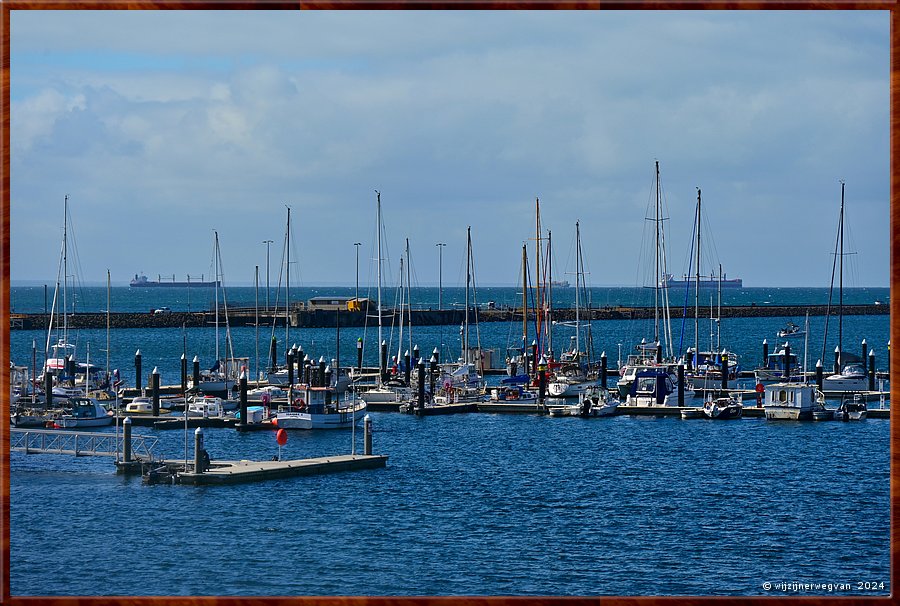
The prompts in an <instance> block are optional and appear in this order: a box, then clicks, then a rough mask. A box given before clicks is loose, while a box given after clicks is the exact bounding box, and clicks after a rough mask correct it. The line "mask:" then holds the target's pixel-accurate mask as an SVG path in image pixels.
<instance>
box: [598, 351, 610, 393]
mask: <svg viewBox="0 0 900 606" xmlns="http://www.w3.org/2000/svg"><path fill="white" fill-rule="evenodd" d="M608 372H609V371H608V370H607V367H606V352H605V351H604V352H603V353H602V354H600V387H602V388H603V389H606V376H607V374H608Z"/></svg>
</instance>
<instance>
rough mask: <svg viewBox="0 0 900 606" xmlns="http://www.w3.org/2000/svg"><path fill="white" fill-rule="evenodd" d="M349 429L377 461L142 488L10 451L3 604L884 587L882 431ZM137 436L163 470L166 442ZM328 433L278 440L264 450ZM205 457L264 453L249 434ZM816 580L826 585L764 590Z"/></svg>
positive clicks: (488, 418)
mask: <svg viewBox="0 0 900 606" xmlns="http://www.w3.org/2000/svg"><path fill="white" fill-rule="evenodd" d="M370 414H371V416H372V418H373V422H374V427H375V433H374V450H375V452H376V453H379V454H387V455H389V457H390V458H389V460H388V464H387V467H386V468H384V469H375V470H367V471H359V472H345V473H340V474H333V475H326V476H318V477H304V478H293V479H285V480H278V481H272V482H266V483H260V484H245V485H236V486H227V487H201V488H198V487H189V486H168V485H163V486H159V485H157V486H144V485H142V484H141V482H140V480H139V479H138V478H131V477H122V476H117V475H115V473H114V471H113V468H112V464H111V462H110V461H109V460H107V459H101V458H95V459H90V458H78V459H76V458H74V457H62V456H52V455H29V456H26V455H24V454H21V453H13V454H12V456H11V467H12V474H11V475H12V481H11V483H12V494H11V519H12V524H11V526H12V536H11V548H10V554H11V567H10V574H11V590H12V593H13V595H33V594H34V595H84V594H86V595H210V594H211V595H838V594H845V595H875V594H878V595H885V594H887V593H889V592H890V584H889V564H888V561H889V548H890V541H889V490H888V485H889V480H890V473H889V463H888V451H889V445H888V433H889V432H888V429H889V424H888V421H886V420H875V419H869V420H866V421H864V422H862V423H838V422H831V423H773V422H766V421H765V420H763V419H745V420H741V421H734V422H710V421H702V420H697V421H681V420H680V419H668V418H666V419H662V418H660V419H653V418H640V417H634V418H630V417H612V418H603V419H579V418H564V419H557V418H550V417H539V416H535V415H494V414H467V415H456V416H448V417H427V418H417V417H413V416H408V415H401V414H396V413H370ZM110 431H111V430H110ZM140 433H155V434H156V435H158V437H159V439H160V443H159V445H158V446H157V450H158V451H160V452H165V453H168V454H170V455H172V456H176V457H177V456H182V454H181V453H182V452H183V440H184V435H183V432H179V431H169V432H164V431H156V432H154V430H150V429H146V428H140ZM350 439H351V434H350V432H331V433H327V432H326V433H316V434H313V433H311V432H299V431H298V432H291V434H290V437H289V440H288V442H287V445H286V446H285V447H284V451H283V456H284V457H285V458H302V457H307V456H316V455H324V454H335V453H347V452H349V451H350ZM357 439H358V440H360V439H361V436H359V433H357ZM206 442H207V448H208V449H209V450H210V452H211V455H212V457H213V458H214V459H215V458H269V457H270V456H271V455H272V454H274V453H276V452H277V445H276V443H275V440H274V436H273V435H271V434H269V433H249V434H238V433H237V432H234V431H233V430H207V432H206ZM360 444H361V441H360ZM189 456H190V455H189ZM873 581H876V582H878V583H884V585H883V586H881V587H882V588H881V589H877V588H876V589H874V590H872V589H870V590H862V589H858V588H857V583H860V582H873ZM828 582H831V583H846V584H847V588H845V589H843V590H837V589H833V590H832V591H827V590H825V589H820V590H817V591H812V590H810V591H801V592H796V591H794V592H792V591H779V590H773V589H770V590H769V591H766V590H765V588H764V583H788V584H789V585H788V586H789V587H790V584H791V583H828Z"/></svg>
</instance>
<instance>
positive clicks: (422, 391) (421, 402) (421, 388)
mask: <svg viewBox="0 0 900 606" xmlns="http://www.w3.org/2000/svg"><path fill="white" fill-rule="evenodd" d="M418 387H419V402H418V409H419V412H421V411H423V410H425V360H422V359H419V385H418Z"/></svg>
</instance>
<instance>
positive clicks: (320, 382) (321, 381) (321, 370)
mask: <svg viewBox="0 0 900 606" xmlns="http://www.w3.org/2000/svg"><path fill="white" fill-rule="evenodd" d="M325 366H327V364H326V362H325V356H319V378H318V382H317V385H318V386H319V387H328V386H327V385H325Z"/></svg>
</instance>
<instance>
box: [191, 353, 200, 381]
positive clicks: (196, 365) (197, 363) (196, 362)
mask: <svg viewBox="0 0 900 606" xmlns="http://www.w3.org/2000/svg"><path fill="white" fill-rule="evenodd" d="M193 365H194V368H193V371H194V372H193V375H194V377H193V378H194V389H200V358H198V357H197V356H194V361H193Z"/></svg>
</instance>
